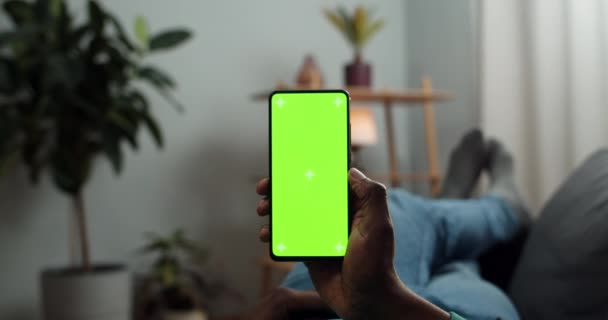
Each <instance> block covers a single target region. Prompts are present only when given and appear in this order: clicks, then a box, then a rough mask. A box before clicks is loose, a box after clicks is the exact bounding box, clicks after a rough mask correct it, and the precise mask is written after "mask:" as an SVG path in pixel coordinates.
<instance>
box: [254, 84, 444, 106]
mask: <svg viewBox="0 0 608 320" xmlns="http://www.w3.org/2000/svg"><path fill="white" fill-rule="evenodd" d="M307 89H308V88H298V87H291V88H281V90H307ZM345 90H346V91H348V93H349V95H350V99H351V101H352V102H400V103H401V104H391V106H411V103H422V102H440V101H446V100H449V99H451V95H450V94H449V93H447V92H443V91H432V92H426V91H424V90H422V89H398V90H397V89H373V88H363V87H348V88H345ZM271 93H272V91H264V92H260V93H256V94H254V95H253V99H254V100H258V101H262V100H264V101H265V100H267V99H268V97H269V96H270V94H271Z"/></svg>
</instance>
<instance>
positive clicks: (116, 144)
mask: <svg viewBox="0 0 608 320" xmlns="http://www.w3.org/2000/svg"><path fill="white" fill-rule="evenodd" d="M104 153H105V155H106V157H107V158H108V160H109V161H110V164H111V165H112V168H113V169H114V172H115V173H116V174H120V173H121V172H122V166H123V160H124V159H123V158H124V157H123V154H122V150H121V149H120V140H119V139H118V138H117V137H106V141H105V143H104Z"/></svg>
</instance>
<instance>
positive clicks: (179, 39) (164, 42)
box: [150, 29, 192, 51]
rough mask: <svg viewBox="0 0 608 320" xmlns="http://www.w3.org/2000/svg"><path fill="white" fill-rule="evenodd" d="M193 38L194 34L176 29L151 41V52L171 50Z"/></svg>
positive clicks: (156, 36) (163, 33) (160, 34)
mask: <svg viewBox="0 0 608 320" xmlns="http://www.w3.org/2000/svg"><path fill="white" fill-rule="evenodd" d="M191 36H192V33H191V32H190V31H188V30H184V29H175V30H169V31H165V32H162V33H159V34H157V35H155V36H154V37H152V39H150V50H151V51H155V50H161V49H171V48H173V47H176V46H178V45H180V44H182V43H183V42H185V41H186V40H188V39H189V38H190V37H191Z"/></svg>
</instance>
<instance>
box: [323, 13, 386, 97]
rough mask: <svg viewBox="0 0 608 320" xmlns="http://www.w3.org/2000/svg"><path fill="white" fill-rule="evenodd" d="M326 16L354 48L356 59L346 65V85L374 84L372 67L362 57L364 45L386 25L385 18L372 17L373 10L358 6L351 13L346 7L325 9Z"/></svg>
mask: <svg viewBox="0 0 608 320" xmlns="http://www.w3.org/2000/svg"><path fill="white" fill-rule="evenodd" d="M324 13H325V16H326V17H327V19H328V20H329V22H331V24H333V25H334V26H335V27H336V29H338V31H340V32H341V33H342V35H343V36H344V38H345V39H346V41H347V42H348V43H349V44H350V45H351V46H352V48H353V50H354V61H353V62H351V63H349V64H348V65H346V66H345V67H344V84H345V85H346V86H364V87H369V86H371V84H372V67H371V65H370V64H368V63H365V62H364V61H363V57H362V51H363V47H364V46H365V45H366V44H367V43H368V42H369V40H370V39H371V38H372V37H373V36H374V35H375V34H376V33H377V32H378V31H380V30H382V28H383V27H384V20H382V19H376V20H374V19H372V17H371V10H370V9H367V8H364V7H362V6H357V7H356V8H355V10H354V13H353V14H352V15H351V14H349V12H348V11H347V10H346V8H344V7H342V6H339V7H337V8H336V9H335V10H330V9H325V10H324Z"/></svg>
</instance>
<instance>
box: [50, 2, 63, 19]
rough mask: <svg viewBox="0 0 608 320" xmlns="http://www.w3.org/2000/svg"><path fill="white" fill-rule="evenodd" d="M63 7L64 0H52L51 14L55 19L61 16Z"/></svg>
mask: <svg viewBox="0 0 608 320" xmlns="http://www.w3.org/2000/svg"><path fill="white" fill-rule="evenodd" d="M62 6H63V0H50V2H49V12H50V13H51V16H52V17H53V18H57V17H59V15H60V14H61V7H62Z"/></svg>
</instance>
